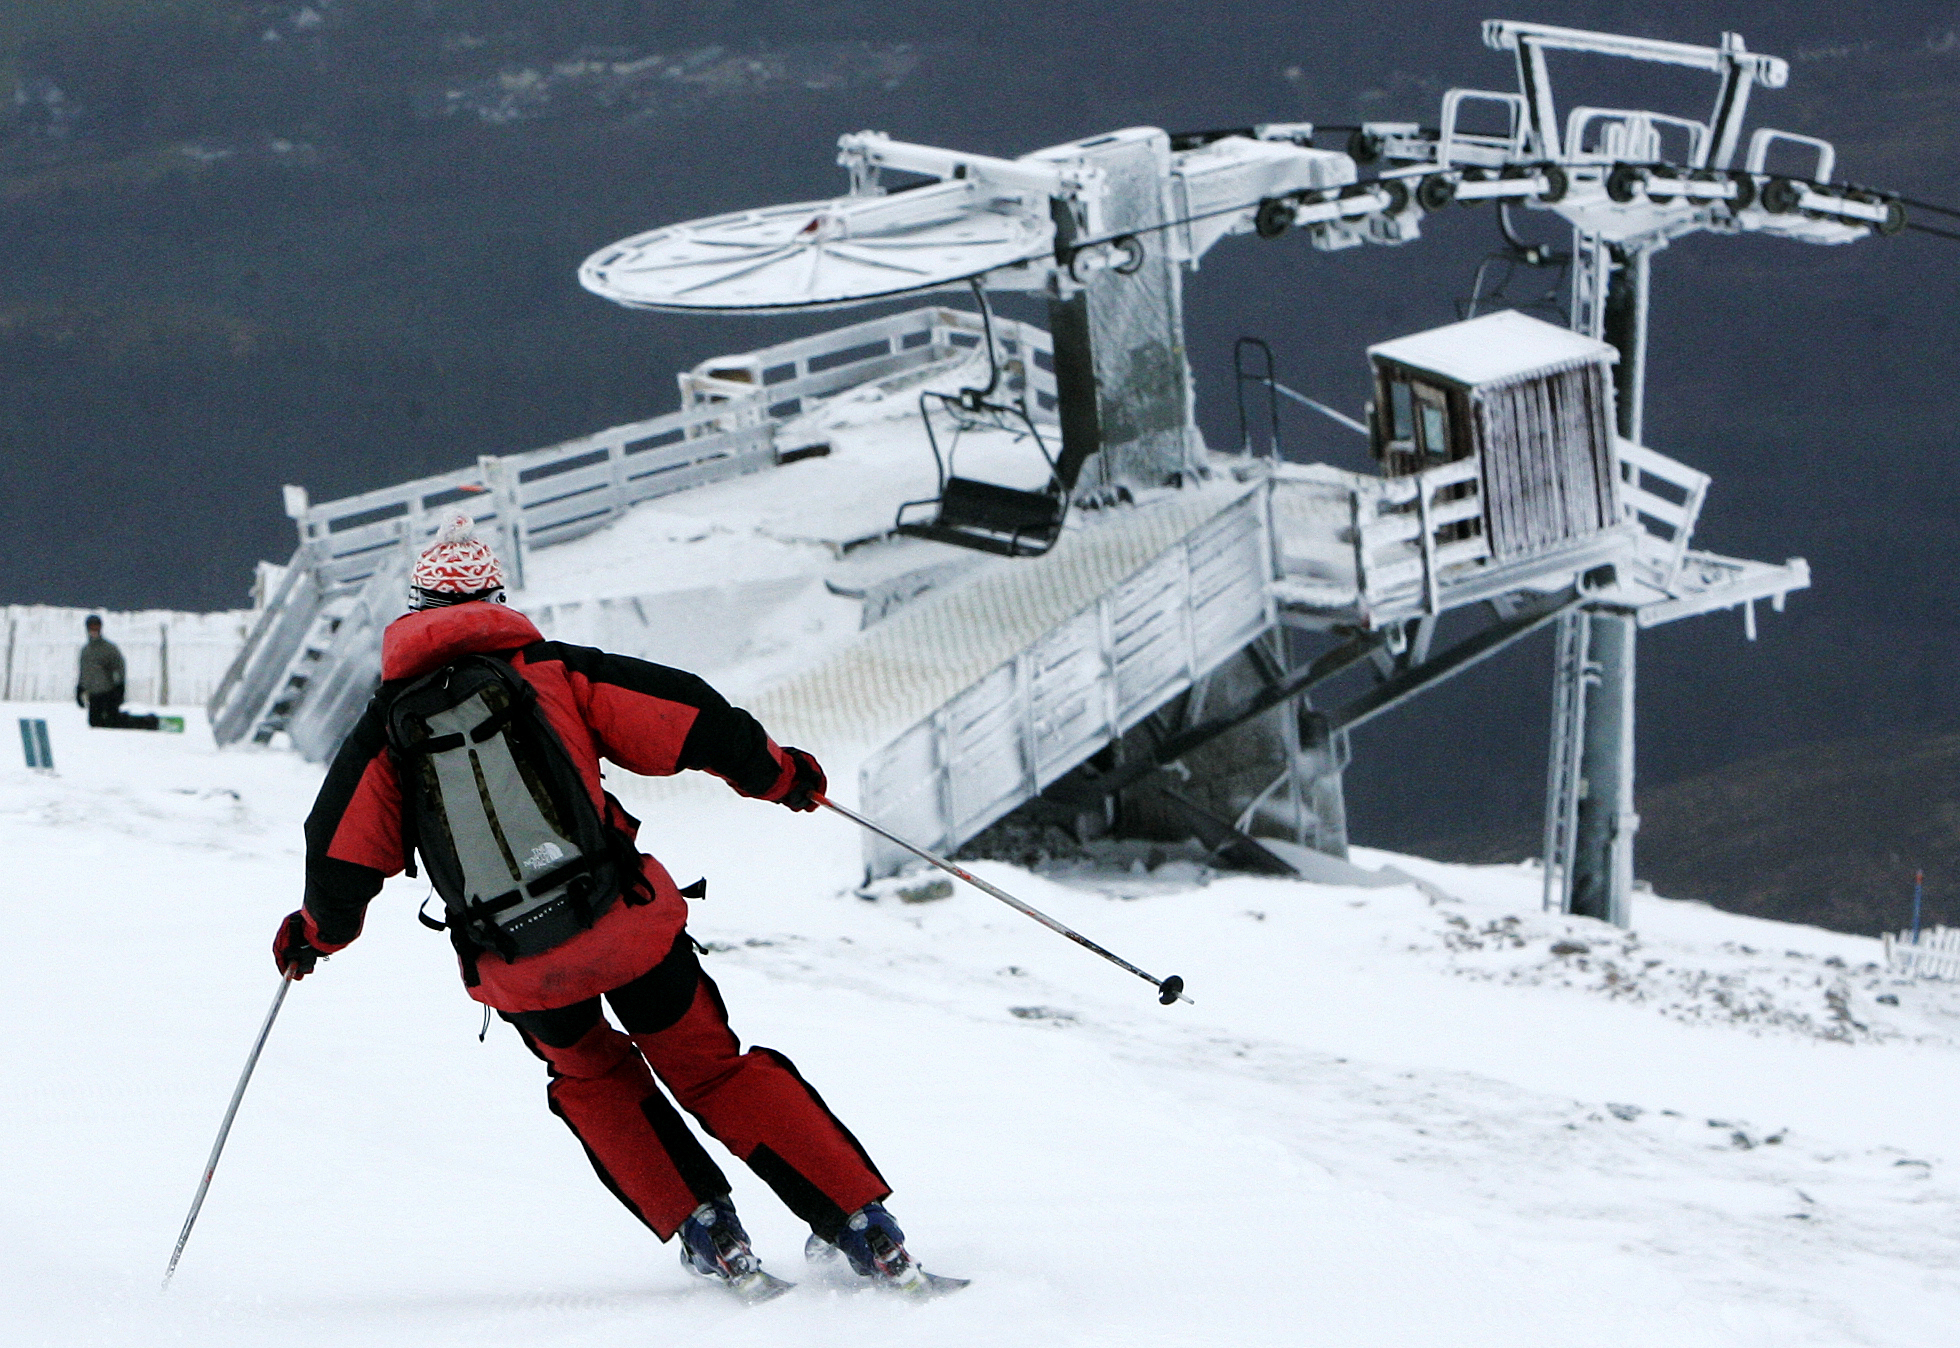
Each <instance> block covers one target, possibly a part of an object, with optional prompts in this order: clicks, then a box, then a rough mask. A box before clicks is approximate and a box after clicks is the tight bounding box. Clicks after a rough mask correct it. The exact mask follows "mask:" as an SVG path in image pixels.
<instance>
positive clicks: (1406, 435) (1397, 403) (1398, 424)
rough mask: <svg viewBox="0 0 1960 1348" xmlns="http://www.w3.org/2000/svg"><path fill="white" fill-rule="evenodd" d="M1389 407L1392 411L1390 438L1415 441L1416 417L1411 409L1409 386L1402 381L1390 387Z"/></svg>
mask: <svg viewBox="0 0 1960 1348" xmlns="http://www.w3.org/2000/svg"><path fill="white" fill-rule="evenodd" d="M1388 405H1389V408H1390V411H1391V416H1390V422H1391V425H1390V428H1389V436H1388V438H1389V439H1391V440H1401V441H1409V440H1413V439H1415V438H1416V427H1415V416H1414V413H1413V410H1412V408H1411V407H1410V398H1409V386H1408V385H1407V384H1405V383H1403V382H1402V381H1401V380H1400V379H1397V380H1395V381H1394V382H1392V383H1390V384H1389V386H1388Z"/></svg>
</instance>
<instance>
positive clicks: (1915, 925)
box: [1912, 871, 1926, 945]
mask: <svg viewBox="0 0 1960 1348" xmlns="http://www.w3.org/2000/svg"><path fill="white" fill-rule="evenodd" d="M1925 897H1926V872H1924V871H1914V872H1913V874H1912V943H1913V944H1914V945H1918V944H1919V904H1920V901H1921V900H1922V899H1924V898H1925Z"/></svg>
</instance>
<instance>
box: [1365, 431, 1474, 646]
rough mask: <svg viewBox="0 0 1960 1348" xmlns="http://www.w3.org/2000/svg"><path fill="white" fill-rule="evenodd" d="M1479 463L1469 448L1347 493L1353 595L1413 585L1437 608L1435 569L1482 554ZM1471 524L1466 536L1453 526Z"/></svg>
mask: <svg viewBox="0 0 1960 1348" xmlns="http://www.w3.org/2000/svg"><path fill="white" fill-rule="evenodd" d="M1483 518H1484V498H1483V467H1482V461H1481V459H1480V458H1479V457H1478V456H1477V455H1474V454H1473V455H1471V456H1470V457H1469V458H1466V459H1458V460H1456V461H1455V462H1454V463H1446V464H1443V465H1441V466H1439V467H1436V468H1430V469H1427V470H1425V471H1423V472H1420V473H1411V474H1410V475H1408V476H1407V477H1391V478H1384V479H1382V481H1381V484H1380V487H1379V489H1378V490H1376V491H1371V492H1361V491H1357V492H1356V493H1355V494H1354V526H1353V527H1354V563H1355V574H1356V576H1357V578H1358V580H1359V586H1358V589H1359V591H1360V594H1361V596H1362V597H1363V598H1364V599H1366V600H1370V601H1379V600H1382V599H1385V598H1388V597H1390V596H1392V595H1395V594H1398V593H1403V592H1406V591H1408V590H1410V589H1420V591H1421V593H1422V596H1423V606H1424V608H1425V610H1426V611H1428V612H1431V613H1434V612H1437V611H1439V608H1440V601H1439V598H1438V590H1439V587H1440V586H1441V584H1442V575H1443V573H1444V572H1445V571H1447V570H1449V569H1450V568H1452V567H1457V566H1464V565H1467V564H1469V563H1472V562H1479V561H1482V560H1483V559H1485V558H1486V557H1489V556H1490V538H1489V536H1488V535H1487V534H1486V533H1485V532H1484V524H1483ZM1466 521H1470V522H1474V524H1475V527H1474V528H1472V529H1471V530H1469V531H1468V535H1467V536H1466V537H1458V536H1457V535H1459V534H1462V533H1464V530H1462V529H1460V528H1458V527H1457V526H1459V525H1462V524H1464V523H1465V522H1466Z"/></svg>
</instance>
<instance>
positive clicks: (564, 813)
mask: <svg viewBox="0 0 1960 1348" xmlns="http://www.w3.org/2000/svg"><path fill="white" fill-rule="evenodd" d="M537 703H538V695H537V690H536V689H535V688H533V687H532V686H531V684H530V683H529V681H527V680H526V679H525V678H524V676H523V675H522V674H520V673H518V672H517V670H516V669H515V668H513V667H512V666H511V664H510V662H509V661H508V660H506V659H503V658H501V657H499V656H494V655H466V656H464V657H462V658H461V659H459V660H456V661H454V662H453V663H451V664H448V665H445V666H444V667H442V668H441V669H438V670H435V671H434V672H433V673H430V674H426V675H424V676H422V677H421V678H419V679H416V680H414V681H413V682H411V683H408V684H406V685H404V686H403V687H402V688H400V689H399V690H397V691H395V692H394V693H393V694H392V696H391V697H389V698H388V700H387V703H386V716H385V723H386V726H387V734H388V746H389V748H390V749H391V750H392V751H393V755H394V762H395V769H396V773H397V775H398V777H399V778H400V781H401V790H402V845H403V851H404V852H405V853H406V858H407V870H408V873H409V874H410V875H414V874H415V853H416V852H417V851H418V850H419V851H420V852H421V854H422V862H423V864H424V865H425V866H427V867H428V871H429V881H430V883H431V884H432V885H434V886H435V891H436V893H437V894H438V895H440V896H441V898H442V902H443V907H444V908H445V909H446V910H447V919H448V920H447V921H446V922H437V921H435V920H434V919H432V918H430V917H429V916H428V915H427V914H426V913H425V914H422V915H421V916H422V921H423V923H424V924H425V925H427V926H430V927H433V928H435V929H436V930H438V931H440V930H443V929H444V928H447V929H448V931H449V933H450V937H451V939H452V940H453V941H454V942H455V944H456V948H457V951H458V953H459V954H461V955H462V956H463V966H464V971H465V976H466V977H467V978H468V980H469V981H470V982H471V983H474V982H475V981H476V976H475V975H476V967H475V960H476V957H477V956H478V955H479V954H481V953H483V952H485V951H490V952H494V953H496V954H497V955H500V956H502V957H503V959H504V960H505V961H506V962H508V961H511V960H515V959H518V958H520V957H521V956H525V955H535V954H538V953H540V952H542V951H546V950H550V949H551V948H552V947H554V946H557V945H561V944H563V943H564V942H566V941H568V940H570V939H571V938H572V937H574V936H576V935H577V934H578V933H579V932H581V931H584V930H586V929H587V928H589V927H590V926H591V925H592V924H593V922H594V921H595V920H597V919H598V917H599V916H600V914H602V913H604V912H605V911H606V910H607V909H609V908H611V907H612V905H613V904H614V903H616V902H619V901H620V900H622V899H624V900H625V901H626V902H628V903H644V902H646V901H647V900H648V899H650V898H651V897H652V895H651V892H650V890H649V889H648V887H647V884H646V879H645V876H644V875H643V874H642V872H641V870H640V864H639V856H638V853H637V851H636V849H635V848H634V847H633V845H632V842H631V841H630V840H629V839H628V838H627V837H626V836H625V835H624V834H623V833H621V832H620V831H619V830H618V829H616V828H613V827H612V826H610V825H609V824H607V823H606V821H605V820H604V819H603V818H602V817H601V816H600V814H599V811H598V809H597V808H596V807H595V806H594V805H593V803H592V797H591V795H590V794H589V793H588V792H587V791H586V789H585V783H584V781H583V780H582V779H581V778H580V776H579V772H578V766H577V764H575V763H574V762H573V761H572V757H571V754H570V753H568V752H567V751H566V749H565V745H564V743H563V741H561V740H560V739H559V738H558V733H557V732H556V731H555V730H554V729H552V727H551V724H550V723H549V722H548V721H547V720H546V719H545V717H544V714H543V712H542V711H540V710H539V708H538V705H537Z"/></svg>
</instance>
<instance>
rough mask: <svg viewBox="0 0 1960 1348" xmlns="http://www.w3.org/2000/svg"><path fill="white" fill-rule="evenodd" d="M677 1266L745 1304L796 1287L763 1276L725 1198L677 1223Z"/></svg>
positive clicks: (766, 1275) (747, 1239)
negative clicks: (736, 1297)
mask: <svg viewBox="0 0 1960 1348" xmlns="http://www.w3.org/2000/svg"><path fill="white" fill-rule="evenodd" d="M675 1234H676V1235H678V1236H679V1237H680V1246H681V1267H682V1268H684V1269H686V1270H687V1271H688V1272H690V1273H693V1274H695V1275H697V1276H699V1277H703V1278H707V1279H710V1280H712V1281H714V1282H718V1283H720V1284H721V1285H722V1286H723V1287H726V1288H727V1289H728V1290H729V1291H731V1292H733V1293H734V1294H735V1295H736V1296H738V1297H740V1298H741V1299H742V1300H744V1301H747V1302H751V1303H753V1302H758V1301H767V1300H769V1299H770V1298H771V1297H779V1296H781V1295H782V1294H783V1293H784V1292H787V1291H789V1289H790V1288H792V1287H794V1286H796V1284H795V1283H792V1282H784V1281H783V1280H782V1279H781V1278H778V1277H775V1276H774V1275H773V1274H769V1273H765V1272H764V1271H763V1268H762V1261H761V1260H760V1259H758V1258H756V1256H755V1251H754V1250H752V1249H750V1248H749V1233H748V1232H746V1231H744V1230H743V1229H742V1219H741V1218H739V1217H737V1216H736V1215H735V1205H734V1204H733V1203H731V1202H729V1201H728V1199H727V1198H726V1197H723V1198H716V1199H712V1200H710V1201H709V1202H706V1203H703V1204H702V1205H701V1206H700V1207H698V1208H696V1209H695V1210H694V1211H693V1212H692V1213H690V1214H689V1215H688V1218H687V1220H686V1221H684V1222H682V1223H681V1229H680V1230H679V1231H678V1232H676V1233H675Z"/></svg>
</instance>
